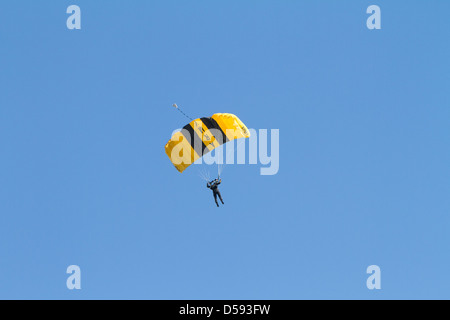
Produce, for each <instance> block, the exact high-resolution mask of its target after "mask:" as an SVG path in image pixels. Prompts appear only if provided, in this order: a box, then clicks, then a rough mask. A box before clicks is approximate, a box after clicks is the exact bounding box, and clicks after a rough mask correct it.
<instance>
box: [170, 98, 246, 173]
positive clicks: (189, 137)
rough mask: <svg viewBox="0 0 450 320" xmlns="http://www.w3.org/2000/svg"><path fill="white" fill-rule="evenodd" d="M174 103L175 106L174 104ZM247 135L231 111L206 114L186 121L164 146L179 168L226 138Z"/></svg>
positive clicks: (243, 125) (218, 144)
mask: <svg viewBox="0 0 450 320" xmlns="http://www.w3.org/2000/svg"><path fill="white" fill-rule="evenodd" d="M174 107H176V108H177V109H178V107H177V106H176V105H174ZM180 112H181V111H180ZM183 114H184V113H183ZM248 137H250V132H249V131H248V129H247V127H246V126H245V124H244V123H243V122H242V121H241V120H240V119H239V118H238V117H237V116H235V115H234V114H231V113H216V114H214V115H212V116H211V117H209V118H208V117H205V118H198V119H195V120H192V121H191V122H189V123H188V124H187V125H185V126H184V127H183V129H181V131H178V132H175V133H174V134H173V135H172V138H171V139H170V140H169V142H167V144H166V146H165V149H166V154H167V156H168V157H169V159H170V161H171V162H172V164H173V165H174V166H175V168H176V169H177V170H178V171H179V172H183V171H184V170H185V169H186V168H187V167H189V166H190V165H191V164H193V163H194V162H195V161H196V160H198V159H199V158H201V157H203V156H204V155H205V154H207V153H209V152H211V151H212V150H214V149H215V148H217V147H219V146H221V145H223V144H225V143H227V142H229V141H232V140H235V139H239V138H248Z"/></svg>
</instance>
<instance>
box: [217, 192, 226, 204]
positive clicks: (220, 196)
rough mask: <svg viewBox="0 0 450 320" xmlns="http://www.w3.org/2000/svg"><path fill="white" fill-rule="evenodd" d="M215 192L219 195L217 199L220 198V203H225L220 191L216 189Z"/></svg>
mask: <svg viewBox="0 0 450 320" xmlns="http://www.w3.org/2000/svg"><path fill="white" fill-rule="evenodd" d="M217 194H218V195H219V199H220V201H222V204H225V203H223V200H222V195H221V194H220V191H217Z"/></svg>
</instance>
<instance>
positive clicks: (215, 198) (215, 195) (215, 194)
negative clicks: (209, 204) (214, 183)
mask: <svg viewBox="0 0 450 320" xmlns="http://www.w3.org/2000/svg"><path fill="white" fill-rule="evenodd" d="M214 200H215V201H216V205H217V206H219V203H218V202H217V193H215V192H214Z"/></svg>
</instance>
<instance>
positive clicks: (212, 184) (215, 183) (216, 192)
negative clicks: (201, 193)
mask: <svg viewBox="0 0 450 320" xmlns="http://www.w3.org/2000/svg"><path fill="white" fill-rule="evenodd" d="M221 182H222V179H220V180H219V179H214V180H213V181H211V182H208V183H207V184H206V187H207V188H209V189H211V190H212V192H213V195H214V200H215V201H216V205H217V206H219V203H218V202H217V196H219V199H220V201H221V202H222V204H225V203H224V202H223V200H222V195H221V194H220V191H219V187H218V185H219V184H220V183H221Z"/></svg>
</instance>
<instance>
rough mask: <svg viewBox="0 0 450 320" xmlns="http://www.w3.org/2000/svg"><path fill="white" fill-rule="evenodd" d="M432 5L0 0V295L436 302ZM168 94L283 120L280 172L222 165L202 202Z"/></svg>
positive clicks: (445, 72) (445, 184)
mask: <svg viewBox="0 0 450 320" xmlns="http://www.w3.org/2000/svg"><path fill="white" fill-rule="evenodd" d="M72 4H76V5H79V6H80V8H81V13H82V22H81V23H82V29H81V30H68V29H67V28H66V19H67V17H68V16H69V15H68V14H66V9H67V7H68V6H69V5H72ZM372 4H377V5H379V6H380V8H381V14H382V16H381V19H382V21H381V23H382V25H381V26H382V29H381V30H373V31H371V30H368V29H367V27H366V19H367V18H368V17H369V15H368V14H366V9H367V7H368V6H369V5H372ZM449 13H450V2H449V1H444V0H442V1H381V0H377V1H288V0H283V1H265V0H262V1H242V0H240V1H237V0H227V1H194V0H193V1H181V0H177V1H75V0H74V1H56V0H54V1H2V2H1V4H0V182H1V183H0V298H2V299H5V298H9V299H17V298H20V299H409V298H412V299H419V298H446V299H449V298H450V294H449V292H450V273H449V272H448V270H449V265H450V258H449V254H450V253H449V243H450V235H449V233H448V230H449V227H450V218H449V214H450V197H449V194H450V166H449V163H450V151H449V149H450V148H449V146H450V90H449V88H450V62H449V57H450V46H449V39H450V22H449V18H448V17H449ZM174 102H176V103H178V104H179V105H180V106H182V107H184V110H185V111H186V112H188V113H189V114H190V115H191V116H193V117H201V116H211V115H212V114H214V113H217V112H229V113H234V114H236V115H238V116H239V117H240V119H241V120H242V121H243V122H244V123H245V124H246V125H247V126H248V127H249V128H255V129H279V130H280V170H279V173H278V174H277V175H274V176H261V175H260V174H259V170H260V165H249V164H247V165H234V166H233V165H228V166H226V168H225V170H224V172H223V176H222V178H223V183H222V185H221V188H220V189H221V192H222V195H223V197H224V200H225V205H224V206H222V207H220V208H217V207H216V206H215V203H214V200H213V197H212V194H211V191H210V190H208V189H207V188H206V187H205V183H204V181H202V180H201V179H200V178H199V176H198V168H197V167H195V166H193V167H190V168H188V169H187V170H186V172H185V173H183V174H180V173H179V172H177V170H176V169H175V168H174V167H173V166H172V164H171V163H170V161H169V159H168V157H167V156H166V154H165V152H164V145H165V143H166V142H167V140H168V139H169V138H170V135H171V133H172V131H173V130H174V129H176V128H179V127H182V126H183V125H185V124H186V123H187V121H186V119H185V118H183V117H182V115H180V114H179V113H177V112H176V110H174V109H173V108H172V107H171V105H172V103H174ZM211 171H212V172H213V171H214V170H211ZM72 264H75V265H79V266H80V268H81V286H82V289H81V290H68V289H67V288H66V279H67V277H68V276H69V275H68V274H66V268H67V267H68V266H69V265H72ZM372 264H375V265H378V266H380V268H381V286H382V289H381V290H374V291H371V290H368V289H367V287H366V279H367V277H368V275H367V274H366V268H367V267H368V266H369V265H372Z"/></svg>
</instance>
